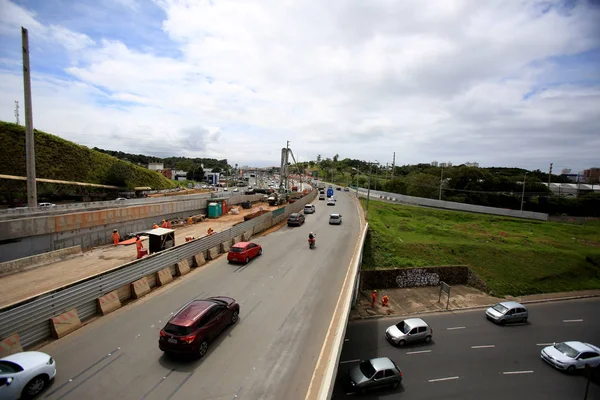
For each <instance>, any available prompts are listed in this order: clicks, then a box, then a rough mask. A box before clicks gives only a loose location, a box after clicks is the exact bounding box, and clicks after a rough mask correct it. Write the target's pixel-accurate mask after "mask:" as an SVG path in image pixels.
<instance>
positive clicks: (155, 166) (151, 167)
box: [148, 163, 165, 171]
mask: <svg viewBox="0 0 600 400" xmlns="http://www.w3.org/2000/svg"><path fill="white" fill-rule="evenodd" d="M148 169H149V170H151V171H162V170H163V169H165V166H164V164H163V163H148Z"/></svg>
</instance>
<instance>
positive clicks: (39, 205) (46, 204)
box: [38, 203, 56, 207]
mask: <svg viewBox="0 0 600 400" xmlns="http://www.w3.org/2000/svg"><path fill="white" fill-rule="evenodd" d="M38 207H56V204H54V203H40V204H38Z"/></svg>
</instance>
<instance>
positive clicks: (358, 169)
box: [352, 167, 360, 199]
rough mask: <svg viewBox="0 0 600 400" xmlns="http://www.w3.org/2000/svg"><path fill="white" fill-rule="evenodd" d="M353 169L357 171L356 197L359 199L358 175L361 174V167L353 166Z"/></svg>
mask: <svg viewBox="0 0 600 400" xmlns="http://www.w3.org/2000/svg"><path fill="white" fill-rule="evenodd" d="M352 169H353V170H355V171H356V198H357V199H358V176H359V175H360V168H358V167H356V168H354V167H352Z"/></svg>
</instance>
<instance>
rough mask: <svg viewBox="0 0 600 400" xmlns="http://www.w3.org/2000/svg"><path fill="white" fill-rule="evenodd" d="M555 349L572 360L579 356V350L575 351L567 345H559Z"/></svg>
mask: <svg viewBox="0 0 600 400" xmlns="http://www.w3.org/2000/svg"><path fill="white" fill-rule="evenodd" d="M554 348H555V349H556V350H558V351H560V352H561V353H563V354H564V355H565V356H567V357H570V358H575V357H577V355H578V354H579V352H578V351H577V350H575V349H574V348H572V347H571V346H569V345H568V344H566V343H558V344H557V345H555V346H554Z"/></svg>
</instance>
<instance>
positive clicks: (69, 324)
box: [50, 308, 83, 339]
mask: <svg viewBox="0 0 600 400" xmlns="http://www.w3.org/2000/svg"><path fill="white" fill-rule="evenodd" d="M50 324H51V328H52V335H53V336H54V337H55V338H56V339H60V338H61V337H64V336H67V335H68V334H69V333H71V332H74V331H76V330H77V329H79V328H81V327H82V326H83V324H82V323H81V320H80V319H79V314H77V309H76V308H74V309H72V310H70V311H67V312H66V313H63V314H60V315H59V316H58V317H52V319H51V320H50Z"/></svg>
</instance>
